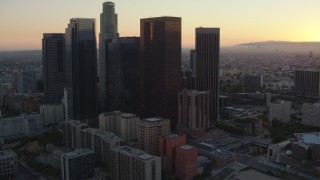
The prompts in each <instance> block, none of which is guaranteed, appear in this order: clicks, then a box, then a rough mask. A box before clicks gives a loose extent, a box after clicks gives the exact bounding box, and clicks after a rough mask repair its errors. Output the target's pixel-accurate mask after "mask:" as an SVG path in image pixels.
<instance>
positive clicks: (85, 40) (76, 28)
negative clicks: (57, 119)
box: [65, 18, 98, 120]
mask: <svg viewBox="0 0 320 180" xmlns="http://www.w3.org/2000/svg"><path fill="white" fill-rule="evenodd" d="M65 42H66V45H65V46H66V47H65V52H66V55H65V58H66V70H67V71H66V72H67V74H66V75H67V78H66V79H67V85H66V86H67V91H68V114H69V118H71V119H77V120H84V119H92V118H96V117H97V104H98V103H97V92H98V91H97V79H98V78H97V46H96V36H95V20H94V19H84V18H76V19H71V20H70V23H69V25H68V28H66V34H65Z"/></svg>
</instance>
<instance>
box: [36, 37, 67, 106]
mask: <svg viewBox="0 0 320 180" xmlns="http://www.w3.org/2000/svg"><path fill="white" fill-rule="evenodd" d="M42 63H43V91H44V98H45V102H46V103H61V98H62V97H63V88H64V87H65V81H66V67H65V66H66V65H65V61H64V34H59V33H52V34H51V33H50V34H49V33H45V34H43V39H42Z"/></svg>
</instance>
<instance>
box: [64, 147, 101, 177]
mask: <svg viewBox="0 0 320 180" xmlns="http://www.w3.org/2000/svg"><path fill="white" fill-rule="evenodd" d="M94 168H95V153H94V152H93V151H91V150H90V149H76V150H75V151H72V152H67V153H64V154H62V155H61V175H62V180H74V179H81V180H82V179H83V180H84V179H89V178H91V177H93V175H94Z"/></svg>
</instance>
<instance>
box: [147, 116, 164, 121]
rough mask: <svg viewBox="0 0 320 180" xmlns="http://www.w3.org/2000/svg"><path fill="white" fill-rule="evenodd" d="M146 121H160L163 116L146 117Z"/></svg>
mask: <svg viewBox="0 0 320 180" xmlns="http://www.w3.org/2000/svg"><path fill="white" fill-rule="evenodd" d="M145 120H146V121H150V122H155V121H161V120H164V118H161V117H152V118H147V119H145Z"/></svg>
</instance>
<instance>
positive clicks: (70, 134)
mask: <svg viewBox="0 0 320 180" xmlns="http://www.w3.org/2000/svg"><path fill="white" fill-rule="evenodd" d="M85 128H88V125H87V124H86V123H81V122H80V121H74V120H68V121H65V122H64V123H63V140H64V143H65V145H66V147H67V148H69V149H72V150H74V149H78V148H81V130H82V129H85Z"/></svg>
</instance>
